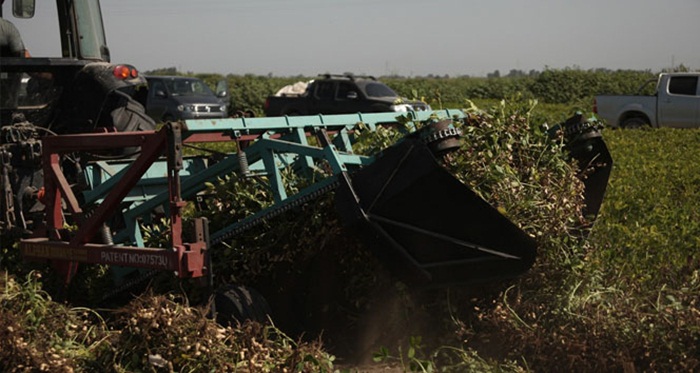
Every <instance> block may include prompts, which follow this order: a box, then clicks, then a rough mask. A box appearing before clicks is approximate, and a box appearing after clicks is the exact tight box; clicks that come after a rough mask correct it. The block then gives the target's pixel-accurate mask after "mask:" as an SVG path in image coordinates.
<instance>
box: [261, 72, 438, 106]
mask: <svg viewBox="0 0 700 373" xmlns="http://www.w3.org/2000/svg"><path fill="white" fill-rule="evenodd" d="M285 88H287V87H285ZM285 88H283V89H282V90H280V91H279V92H278V93H277V94H275V95H274V96H269V97H268V98H267V100H266V101H265V115H267V116H278V115H314V114H350V113H377V112H387V111H390V112H391V111H393V112H408V111H423V110H430V105H428V104H426V103H425V102H423V101H418V100H409V99H406V98H403V97H400V96H399V95H398V94H397V93H396V92H394V91H393V90H392V89H391V88H389V87H388V86H387V85H386V84H384V83H382V82H380V81H378V80H377V79H375V78H374V77H371V76H357V75H351V74H345V75H331V74H324V75H321V76H320V77H319V78H318V79H315V80H312V81H310V82H308V83H297V84H295V85H294V86H290V88H294V89H300V90H303V91H302V92H299V93H297V92H294V91H288V90H287V89H285ZM304 88H305V89H304Z"/></svg>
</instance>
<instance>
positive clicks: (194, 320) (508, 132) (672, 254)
mask: <svg viewBox="0 0 700 373" xmlns="http://www.w3.org/2000/svg"><path fill="white" fill-rule="evenodd" d="M607 74H609V75H605V73H602V72H581V71H576V70H571V71H559V72H556V71H555V72H550V73H547V74H544V73H543V74H542V75H544V77H542V75H540V76H539V77H532V78H527V77H526V78H517V79H516V78H512V80H508V79H503V80H502V81H498V82H494V81H491V82H489V81H488V80H487V79H476V80H474V81H472V80H469V79H467V78H450V79H436V78H432V79H427V78H426V79H425V80H421V79H416V80H408V79H403V80H401V81H400V79H398V78H397V80H396V81H391V80H389V79H386V80H384V81H386V82H387V83H389V84H390V85H391V86H394V87H395V88H396V89H397V90H399V91H400V92H401V93H403V94H405V95H408V96H415V97H424V98H426V100H428V101H430V103H431V105H433V107H434V108H437V107H468V106H469V105H471V104H472V103H474V104H475V105H476V106H477V107H479V108H482V109H483V110H482V111H473V113H474V115H475V116H474V118H475V122H474V123H476V124H477V125H476V128H477V129H476V130H473V131H471V132H470V133H469V134H468V135H467V140H468V141H474V143H472V144H470V145H469V146H467V147H466V148H468V149H469V150H470V152H465V153H464V154H463V155H464V158H457V159H456V160H455V162H454V163H453V164H452V166H453V167H454V168H453V170H452V171H454V172H455V173H457V174H458V175H461V176H463V177H464V182H465V183H467V184H468V185H471V186H472V187H473V188H474V189H475V190H477V191H478V192H479V193H480V194H481V195H482V196H484V198H485V199H487V200H488V201H490V202H491V203H492V204H494V205H497V206H499V210H500V211H502V212H503V213H505V214H507V215H508V216H509V217H510V218H511V219H512V220H513V221H515V222H516V223H518V224H519V225H521V226H522V227H523V229H525V230H526V231H527V232H529V233H531V234H532V235H533V236H536V237H537V240H538V243H539V244H540V251H539V256H538V261H537V263H536V265H535V267H534V268H533V269H532V270H531V271H529V272H528V273H527V274H525V275H524V276H521V277H520V278H518V279H514V280H511V281H506V282H503V283H493V284H487V285H484V286H479V287H470V288H460V287H456V288H451V289H430V290H415V289H410V288H407V287H406V286H405V285H402V284H401V283H400V282H397V281H395V280H393V279H392V278H391V276H390V275H389V274H387V273H385V272H384V271H382V270H381V269H380V268H378V267H377V265H376V263H374V262H373V260H372V259H371V257H370V256H369V255H367V254H366V253H365V252H363V251H362V249H361V248H358V247H357V246H356V245H355V243H354V242H353V241H352V240H350V239H348V238H347V237H345V236H343V232H342V230H341V229H340V228H339V227H338V226H337V225H336V224H335V223H336V222H335V221H334V220H333V219H332V218H330V216H331V215H328V214H329V212H328V211H329V206H327V205H326V204H325V202H324V201H319V202H318V204H317V205H314V206H309V207H307V208H305V209H303V210H302V211H300V212H298V214H297V215H295V216H294V217H290V218H289V219H288V220H284V221H282V222H281V223H283V224H278V228H276V229H271V230H269V231H266V232H252V233H251V235H250V237H242V238H240V240H242V241H243V242H244V243H245V244H246V245H248V246H253V247H257V248H258V250H257V251H255V254H254V255H252V257H248V258H244V259H241V258H240V256H239V255H238V253H237V252H236V251H235V250H224V251H222V252H221V254H220V255H221V256H222V258H224V259H228V260H227V261H222V262H226V263H230V264H226V265H225V266H230V267H227V268H218V269H217V270H219V273H222V272H221V271H225V270H226V269H230V270H236V269H240V268H248V269H250V270H249V271H248V272H247V273H241V272H235V273H240V275H238V276H239V277H240V278H238V280H244V279H247V280H250V281H253V282H255V281H257V282H258V283H260V286H262V287H263V288H264V287H265V286H266V282H265V281H266V279H267V281H268V285H269V282H270V281H272V282H274V281H291V280H292V279H297V280H298V277H293V276H287V277H285V276H284V274H287V273H290V272H289V269H290V266H289V264H288V263H290V262H293V263H295V264H299V263H302V262H303V263H305V264H308V266H309V267H307V268H312V267H311V266H314V265H316V266H317V265H318V262H319V261H318V258H322V259H323V260H322V261H321V263H322V264H321V265H322V268H323V269H326V271H325V272H326V275H328V274H329V273H330V277H324V279H325V280H328V279H332V281H328V282H325V284H330V285H333V286H330V285H329V288H325V289H320V287H319V288H313V287H311V288H310V289H311V290H308V291H307V296H308V297H309V298H307V299H313V300H315V302H311V303H309V304H307V306H308V308H307V309H306V311H308V312H309V313H311V315H312V317H307V319H306V320H307V321H308V320H312V321H313V323H307V324H305V325H303V326H304V328H302V329H305V330H303V331H306V334H304V335H303V337H300V334H298V332H299V330H294V328H293V327H287V325H282V324H284V322H279V323H277V322H276V325H275V326H271V325H259V324H255V323H249V324H246V325H244V326H242V327H238V328H221V327H219V326H217V325H215V324H214V323H213V322H211V321H208V320H207V319H206V318H204V317H203V315H204V313H205V311H204V310H201V309H199V308H191V307H188V304H187V302H186V301H185V300H183V298H182V296H181V295H180V294H179V293H177V292H175V293H173V292H170V293H163V294H161V293H159V290H160V289H159V288H158V286H157V285H158V284H154V287H153V289H152V290H151V291H150V292H147V293H145V294H143V295H141V296H139V297H138V298H137V299H136V300H134V301H132V302H130V303H129V304H127V305H125V306H123V307H122V308H120V309H118V310H105V309H91V308H86V307H82V305H81V304H60V303H56V302H53V301H52V300H51V299H50V297H49V293H47V292H46V291H45V290H43V289H50V288H51V285H50V284H51V282H50V281H46V279H47V278H50V276H51V275H50V272H47V271H45V270H44V268H41V267H39V268H36V267H31V268H30V267H27V266H26V265H23V264H20V263H19V261H18V260H17V256H16V252H15V249H14V248H13V247H12V246H11V245H9V244H7V242H4V241H3V248H2V250H3V251H2V260H1V261H0V266H1V267H2V269H3V270H4V271H6V272H4V273H3V274H2V275H1V276H0V370H3V371H13V370H16V371H36V370H47V371H48V370H50V371H59V368H64V369H63V370H65V371H71V370H73V371H116V372H122V371H210V370H212V369H213V370H215V371H254V372H258V371H261V372H262V371H330V372H332V371H335V370H338V371H350V372H352V371H358V370H377V371H382V370H384V369H393V370H395V371H454V372H463V371H486V372H524V371H582V372H588V371H590V372H596V371H604V372H607V371H616V372H617V371H624V372H635V371H659V372H669V371H697V370H699V369H700V296H699V294H700V251H699V250H698V248H699V247H700V204H699V203H697V202H698V201H700V188H699V187H700V164H698V162H697V160H698V159H700V141H699V140H700V132H699V131H698V130H671V129H649V130H611V129H605V130H604V131H603V136H604V138H605V140H606V143H607V145H608V147H609V149H610V151H611V153H612V156H613V159H614V166H613V171H612V174H611V180H610V183H609V185H608V189H607V193H606V197H605V201H604V203H603V207H602V210H601V213H600V216H599V217H598V220H597V221H596V222H595V226H594V228H593V230H592V232H591V234H590V236H589V237H588V239H587V240H583V241H582V240H580V239H578V237H577V236H576V235H573V234H571V229H570V228H571V227H572V226H573V225H575V223H576V221H575V220H576V219H573V217H572V215H573V214H574V213H573V212H575V211H576V209H578V208H580V205H579V203H580V201H579V200H578V199H577V196H576V195H575V194H576V191H577V189H576V187H575V186H571V185H573V184H569V183H568V181H569V180H572V179H571V178H572V176H573V170H571V169H569V168H568V166H567V163H566V162H565V161H564V158H563V157H560V155H559V154H558V153H557V152H552V154H551V155H549V156H548V157H549V158H547V159H548V162H547V166H546V167H543V168H542V169H538V170H541V171H548V172H547V173H546V175H548V176H547V177H548V178H549V179H546V178H545V177H544V176H542V179H538V180H541V182H539V183H538V184H536V185H535V184H534V183H533V185H532V186H529V187H527V188H522V189H519V190H516V191H515V192H516V194H515V195H513V193H505V192H504V191H506V190H511V189H512V186H513V185H514V184H513V183H512V181H517V180H522V177H523V176H522V175H531V174H532V171H533V168H532V166H530V164H529V163H528V162H523V163H518V164H512V163H508V165H509V166H510V168H506V169H507V170H512V171H513V172H510V173H509V172H504V171H503V169H504V168H503V167H492V166H493V165H502V164H503V163H501V162H510V160H509V159H508V157H507V155H508V152H507V150H506V149H511V148H512V146H509V144H510V145H513V144H515V143H516V142H518V143H519V144H521V143H522V139H523V137H524V135H526V134H527V135H528V138H530V139H531V140H528V141H529V142H528V143H527V146H528V149H532V150H535V151H537V152H533V154H537V156H538V157H540V156H541V150H542V149H549V148H550V147H549V145H547V144H546V141H547V140H545V138H544V137H543V136H542V131H541V129H539V128H540V125H541V124H543V123H548V124H550V125H551V124H554V123H557V122H559V121H561V120H563V119H564V118H566V117H568V116H569V115H571V114H572V112H573V111H575V110H583V111H587V110H589V108H588V107H587V106H588V105H590V103H591V101H590V100H591V95H593V94H596V93H603V92H602V91H606V93H616V92H617V93H628V92H629V91H630V90H633V89H634V88H632V87H635V88H636V86H637V85H636V84H632V83H630V82H629V81H630V80H634V79H639V80H643V79H642V78H644V77H648V75H649V73H648V72H635V73H633V72H618V74H620V75H615V73H607ZM204 77H205V78H212V79H215V78H217V77H215V76H210V77H207V76H204ZM633 78H634V79H633ZM460 79H462V80H460ZM228 80H229V82H230V84H231V89H232V92H238V93H235V94H234V95H233V97H232V101H233V102H243V103H244V104H241V105H244V106H245V107H248V108H251V107H252V108H255V110H259V108H260V106H257V105H261V104H262V103H261V101H260V100H261V99H262V98H263V97H264V96H265V95H266V93H263V92H264V91H266V90H270V89H272V90H274V88H273V87H278V86H280V83H284V81H283V80H284V79H283V78H266V77H234V76H229V77H228ZM288 80H289V81H294V80H295V79H291V78H290V79H288ZM616 82H617V83H616ZM623 82H624V84H623ZM246 84H247V85H249V86H254V85H256V84H257V85H258V87H263V88H257V89H243V87H246ZM285 84H286V83H285ZM402 84H403V85H402ZM591 86H595V87H597V88H595V90H591V88H590V87H591ZM615 87H617V88H615ZM237 88H238V89H237ZM613 88H615V89H618V90H619V91H615V89H613ZM478 90H481V91H484V92H487V93H483V94H482V95H479V94H478V93H477V92H479V91H478ZM489 90H490V91H489ZM601 90H602V91H601ZM448 92H455V93H448ZM459 92H462V93H461V94H460V93H459ZM488 92H492V93H488ZM493 92H497V93H493ZM414 93H415V94H414ZM238 94H240V95H241V96H240V97H247V98H245V99H243V98H236V97H238V96H236V95H238ZM246 95H247V96H246ZM560 96H561V97H560ZM465 98H469V99H471V102H468V101H466V100H465ZM535 98H536V99H537V100H538V101H539V103H535V102H534V101H532V100H533V99H535ZM501 99H505V102H503V103H501V102H500V100H501ZM237 100H238V101H237ZM241 107H243V106H241ZM486 129H488V131H486ZM482 130H484V131H486V132H484V131H482ZM485 133H489V134H492V133H496V134H498V136H496V137H495V138H497V139H499V140H498V141H496V142H493V143H491V142H489V141H486V140H484V139H485V138H486V137H484V134H485ZM543 146H544V148H542V147H543ZM466 148H465V149H466ZM493 150H498V151H493ZM467 154H477V156H467ZM528 154H529V153H528ZM538 159H539V158H538ZM545 179H546V180H545ZM504 180H505V181H507V182H504ZM557 182H559V184H560V186H562V187H561V188H559V189H557V190H556V192H552V193H550V192H545V189H546V188H545V187H546V186H552V185H557ZM234 185H235V186H234V187H235V188H239V189H238V190H242V191H245V193H239V195H238V196H237V197H235V198H236V199H234V200H233V201H228V202H229V203H233V202H236V203H241V202H243V203H245V202H246V201H247V202H248V203H250V202H251V201H253V202H255V201H257V200H258V199H259V198H262V197H260V196H259V195H256V194H255V193H254V191H251V190H249V189H246V186H245V185H240V184H234ZM212 187H213V188H218V189H217V190H219V191H221V192H222V193H223V192H226V191H230V189H227V188H234V187H231V185H230V183H229V184H224V183H222V184H221V185H215V186H212ZM511 191H512V190H511ZM244 205H245V204H244ZM246 206H248V205H246ZM251 206H252V205H251ZM212 214H213V217H217V218H218V219H219V220H221V219H225V218H224V217H222V216H221V214H218V215H216V213H212ZM214 215H216V216H214ZM299 221H303V222H304V223H305V225H304V226H303V229H302V230H301V232H303V234H294V235H292V234H291V233H290V232H291V228H296V230H295V231H294V232H299V231H300V230H299V229H298V228H299V226H300V225H299V223H298V222H299ZM221 223H223V222H221ZM285 227H287V228H288V229H286V230H285ZM319 232H323V234H324V235H325V236H327V237H328V239H327V240H324V245H325V247H326V248H333V249H335V250H331V251H330V252H332V253H334V254H333V255H328V254H324V255H320V256H319V255H318V254H319V252H322V251H319V250H320V249H319V247H316V246H314V245H313V243H314V242H319V239H318V238H319V236H318V235H319ZM270 242H277V243H279V242H282V243H283V245H281V246H284V247H285V248H286V249H289V250H287V251H284V250H282V251H279V252H275V251H271V250H270V248H271V246H273V245H272V244H271V243H270ZM255 245H257V246H255ZM323 252H324V253H328V252H329V250H326V251H323ZM280 253H281V254H280ZM270 259H273V260H274V262H275V263H279V265H280V266H279V267H275V269H274V272H272V273H274V276H270V275H269V274H270V273H271V272H270V269H271V268H267V267H265V264H261V263H265V262H266V260H270ZM329 263H333V264H329ZM102 271H103V269H102V268H94V269H91V270H90V271H87V273H85V275H84V277H83V280H82V283H81V286H83V288H82V289H83V290H84V292H85V293H86V294H87V293H89V292H91V291H92V292H95V291H99V289H101V288H100V286H104V285H100V283H99V282H100V281H101V280H103V279H104V278H105V276H104V273H103V272H102ZM270 278H272V280H270ZM166 281H167V280H166ZM305 281H307V283H308V279H305ZM318 282H319V281H316V283H318ZM285 283H286V282H285ZM85 289H87V290H85ZM96 289H97V290H96ZM102 289H103V288H102ZM161 289H162V288H161ZM368 289H370V290H368ZM321 290H324V291H323V292H322V291H321ZM296 301H297V302H298V300H296ZM329 310H330V311H329ZM288 311H289V312H290V313H294V311H293V310H291V309H290V310H288ZM331 311H333V312H331ZM278 327H279V328H278ZM280 329H283V330H280ZM283 331H284V332H285V333H283ZM322 331H323V333H321V332H322ZM318 335H322V339H323V340H324V342H326V344H325V345H324V344H321V343H320V342H319V341H320V340H319V339H318V338H317V337H318ZM360 367H361V368H360ZM69 368H70V369H69Z"/></svg>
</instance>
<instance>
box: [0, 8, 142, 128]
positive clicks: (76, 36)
mask: <svg viewBox="0 0 700 373" xmlns="http://www.w3.org/2000/svg"><path fill="white" fill-rule="evenodd" d="M2 16H3V20H4V22H11V23H12V25H14V27H15V28H16V29H17V31H18V34H19V35H16V37H20V38H21V44H22V45H23V46H24V49H25V52H23V53H7V55H4V54H3V55H2V63H1V64H0V86H2V91H1V92H0V122H1V124H2V125H3V126H8V125H12V124H16V123H19V122H29V123H31V124H32V125H34V126H39V127H42V128H46V129H50V130H51V131H52V132H55V133H78V132H89V131H92V130H95V129H96V128H98V127H105V128H112V127H114V128H116V129H117V130H121V131H123V130H126V129H135V128H138V127H139V124H133V123H132V124H129V123H128V122H124V121H123V120H121V121H120V120H116V115H115V113H114V110H116V109H118V108H123V107H125V106H127V105H128V104H129V100H130V99H132V97H133V96H134V94H135V93H136V90H137V89H138V88H140V87H145V86H146V82H145V79H143V78H142V77H140V76H139V73H138V71H137V70H136V69H135V68H133V66H130V65H115V64H111V63H110V56H109V48H108V47H107V42H106V38H105V33H104V27H103V23H102V16H101V11H100V3H99V1H98V0H71V1H68V0H55V1H41V2H36V1H35V0H13V1H12V2H11V3H9V2H6V3H5V4H3V5H2ZM131 106H134V105H133V104H132V105H131ZM143 119H144V120H145V121H146V122H149V120H148V119H146V118H143ZM141 125H143V124H141ZM145 126H146V127H149V123H146V124H145ZM150 127H152V126H150Z"/></svg>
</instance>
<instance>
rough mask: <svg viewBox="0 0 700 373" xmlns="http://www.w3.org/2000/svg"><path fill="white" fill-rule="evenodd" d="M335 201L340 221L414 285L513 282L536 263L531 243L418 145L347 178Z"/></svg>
mask: <svg viewBox="0 0 700 373" xmlns="http://www.w3.org/2000/svg"><path fill="white" fill-rule="evenodd" d="M335 198H336V206H337V209H338V212H339V214H340V216H341V219H342V220H343V221H344V222H345V223H346V224H347V225H349V226H350V227H351V229H353V230H354V231H355V234H356V235H358V236H359V237H360V238H361V239H362V240H363V241H364V244H365V245H367V246H368V247H370V248H371V250H373V251H374V253H375V255H376V256H377V257H378V258H379V259H380V260H381V261H382V262H383V263H384V264H385V265H386V266H387V267H388V268H389V269H390V270H392V271H393V272H394V273H395V274H396V275H397V276H398V277H399V278H400V279H401V280H403V281H405V282H407V283H409V284H411V285H414V286H444V285H449V284H465V283H475V282H486V281H492V280H497V279H503V278H510V277H514V276H517V275H519V274H521V273H523V272H525V271H527V270H528V269H529V268H530V267H531V266H532V264H533V263H534V261H535V256H536V244H535V241H534V239H533V238H531V237H530V236H528V235H527V234H526V233H525V232H523V231H522V230H521V229H520V228H518V227H517V226H515V225H514V224H513V223H512V222H511V221H510V220H508V218H506V217H505V216H503V215H502V214H501V213H499V212H498V210H496V209H495V208H493V207H492V206H491V205H490V204H489V203H487V202H486V201H484V200H483V199H481V198H480V197H479V196H477V195H476V194H475V193H474V192H473V191H472V190H471V189H470V188H469V187H467V186H466V185H464V184H462V183H461V182H460V181H458V180H457V179H455V178H454V177H453V176H452V175H450V173H449V172H447V171H446V170H445V169H444V168H443V167H442V166H441V165H440V164H439V163H438V161H437V160H436V159H435V157H434V156H433V154H432V152H431V151H430V149H429V147H428V145H427V144H426V143H425V142H424V141H421V140H420V139H410V138H407V139H405V140H404V141H402V142H401V143H399V144H397V145H395V146H393V147H391V148H388V149H386V150H385V151H384V152H383V153H382V154H381V155H380V156H379V157H378V158H377V160H376V161H375V162H373V163H372V164H371V165H370V166H367V167H365V168H363V169H361V170H358V171H357V172H354V173H352V174H350V175H345V182H341V183H340V186H339V188H338V190H337V192H336V197H335Z"/></svg>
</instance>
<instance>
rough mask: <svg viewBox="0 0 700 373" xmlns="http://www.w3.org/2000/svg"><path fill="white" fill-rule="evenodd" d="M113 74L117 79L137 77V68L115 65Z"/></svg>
mask: <svg viewBox="0 0 700 373" xmlns="http://www.w3.org/2000/svg"><path fill="white" fill-rule="evenodd" d="M112 73H113V74H114V77H116V78H117V79H129V78H137V77H138V76H139V72H138V70H136V69H135V68H133V67H131V66H127V65H117V66H115V67H114V70H113V71H112Z"/></svg>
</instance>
